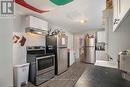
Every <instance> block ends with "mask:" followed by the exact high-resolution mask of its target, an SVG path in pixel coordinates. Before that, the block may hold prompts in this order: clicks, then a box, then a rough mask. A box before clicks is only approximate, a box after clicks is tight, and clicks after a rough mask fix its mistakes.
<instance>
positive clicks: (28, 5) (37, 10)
mask: <svg viewBox="0 0 130 87" xmlns="http://www.w3.org/2000/svg"><path fill="white" fill-rule="evenodd" d="M15 2H16V3H17V4H19V5H22V6H23V7H25V8H28V9H30V10H32V11H35V12H38V13H44V12H48V11H44V10H40V9H38V8H37V7H34V6H32V5H30V4H28V3H27V2H26V1H25V0H15Z"/></svg>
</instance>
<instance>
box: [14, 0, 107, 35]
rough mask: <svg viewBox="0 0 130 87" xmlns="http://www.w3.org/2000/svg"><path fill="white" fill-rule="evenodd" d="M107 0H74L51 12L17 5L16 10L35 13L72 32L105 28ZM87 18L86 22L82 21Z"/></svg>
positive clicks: (23, 12)
mask: <svg viewBox="0 0 130 87" xmlns="http://www.w3.org/2000/svg"><path fill="white" fill-rule="evenodd" d="M105 2H106V0H74V1H73V2H71V3H69V4H67V5H63V6H60V7H59V6H57V7H56V6H55V8H54V9H52V10H51V11H50V12H46V13H42V14H39V13H36V12H33V11H31V10H28V9H26V8H24V7H22V6H19V5H16V12H18V13H22V14H33V15H36V16H39V17H42V18H44V19H46V20H47V21H48V22H50V23H52V24H55V25H59V26H62V27H65V28H66V29H67V30H68V31H70V32H72V33H78V32H85V31H87V30H89V31H90V30H94V29H101V28H104V26H103V25H102V15H103V14H102V11H103V10H104V9H105V6H106V5H105ZM80 20H85V23H80Z"/></svg>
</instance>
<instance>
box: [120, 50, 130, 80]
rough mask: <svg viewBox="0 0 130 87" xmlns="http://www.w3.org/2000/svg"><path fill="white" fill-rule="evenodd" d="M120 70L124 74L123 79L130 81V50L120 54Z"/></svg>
mask: <svg viewBox="0 0 130 87" xmlns="http://www.w3.org/2000/svg"><path fill="white" fill-rule="evenodd" d="M118 68H119V69H120V70H121V72H122V77H123V78H124V79H126V80H129V81H130V50H126V51H122V52H120V53H119V55H118Z"/></svg>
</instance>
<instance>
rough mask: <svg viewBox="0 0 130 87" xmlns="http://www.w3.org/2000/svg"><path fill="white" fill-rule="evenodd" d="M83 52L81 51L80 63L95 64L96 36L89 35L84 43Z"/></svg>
mask: <svg viewBox="0 0 130 87" xmlns="http://www.w3.org/2000/svg"><path fill="white" fill-rule="evenodd" d="M82 43H83V44H82V46H81V47H82V48H81V49H82V50H80V57H81V58H80V61H82V62H86V63H92V64H94V63H95V62H96V57H95V34H91V35H89V34H87V35H85V36H84V38H83V41H82Z"/></svg>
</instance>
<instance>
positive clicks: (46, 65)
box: [36, 55, 55, 75]
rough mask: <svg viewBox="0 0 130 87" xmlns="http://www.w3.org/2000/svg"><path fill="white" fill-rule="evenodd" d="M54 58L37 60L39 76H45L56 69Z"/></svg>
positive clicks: (39, 58) (44, 57)
mask: <svg viewBox="0 0 130 87" xmlns="http://www.w3.org/2000/svg"><path fill="white" fill-rule="evenodd" d="M54 57H55V56H54V55H50V56H43V57H38V58H36V70H37V75H39V74H44V73H46V72H49V71H51V70H54V69H55V68H54V65H55V62H54V61H55V60H54Z"/></svg>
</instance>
